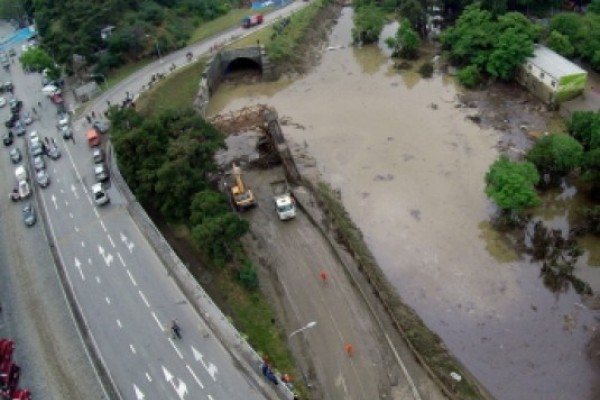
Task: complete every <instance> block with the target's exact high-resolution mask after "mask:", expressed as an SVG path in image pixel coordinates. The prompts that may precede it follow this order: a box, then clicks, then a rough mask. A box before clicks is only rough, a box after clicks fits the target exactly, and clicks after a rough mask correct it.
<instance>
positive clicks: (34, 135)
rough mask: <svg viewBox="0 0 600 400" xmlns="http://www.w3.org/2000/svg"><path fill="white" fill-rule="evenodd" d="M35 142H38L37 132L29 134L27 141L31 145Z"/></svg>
mask: <svg viewBox="0 0 600 400" xmlns="http://www.w3.org/2000/svg"><path fill="white" fill-rule="evenodd" d="M35 140H37V141H39V140H40V135H39V133H38V132H37V131H31V132H29V141H30V142H32V143H33V142H34V141H35Z"/></svg>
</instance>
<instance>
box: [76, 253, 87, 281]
mask: <svg viewBox="0 0 600 400" xmlns="http://www.w3.org/2000/svg"><path fill="white" fill-rule="evenodd" d="M75 268H77V269H78V270H79V275H81V280H82V281H85V276H84V275H83V271H82V270H81V262H79V259H78V258H77V257H75Z"/></svg>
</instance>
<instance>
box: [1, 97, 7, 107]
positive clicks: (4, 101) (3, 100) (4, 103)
mask: <svg viewBox="0 0 600 400" xmlns="http://www.w3.org/2000/svg"><path fill="white" fill-rule="evenodd" d="M5 105H6V98H4V97H0V107H4V106H5Z"/></svg>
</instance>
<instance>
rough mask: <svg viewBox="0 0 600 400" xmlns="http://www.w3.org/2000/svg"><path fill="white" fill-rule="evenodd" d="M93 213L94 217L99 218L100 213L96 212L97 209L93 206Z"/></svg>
mask: <svg viewBox="0 0 600 400" xmlns="http://www.w3.org/2000/svg"><path fill="white" fill-rule="evenodd" d="M94 214H95V215H96V218H98V219H100V214H98V210H96V208H94ZM101 222H102V221H101Z"/></svg>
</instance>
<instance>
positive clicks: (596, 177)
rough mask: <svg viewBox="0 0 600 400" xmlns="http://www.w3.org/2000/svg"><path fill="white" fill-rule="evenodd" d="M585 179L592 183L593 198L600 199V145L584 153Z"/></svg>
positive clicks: (591, 192)
mask: <svg viewBox="0 0 600 400" xmlns="http://www.w3.org/2000/svg"><path fill="white" fill-rule="evenodd" d="M583 179H584V180H585V181H586V182H588V183H589V184H590V194H591V197H592V199H593V200H594V201H596V202H597V201H600V147H598V148H596V149H594V150H590V151H588V152H587V153H585V154H584V156H583ZM598 207H600V206H598Z"/></svg>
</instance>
